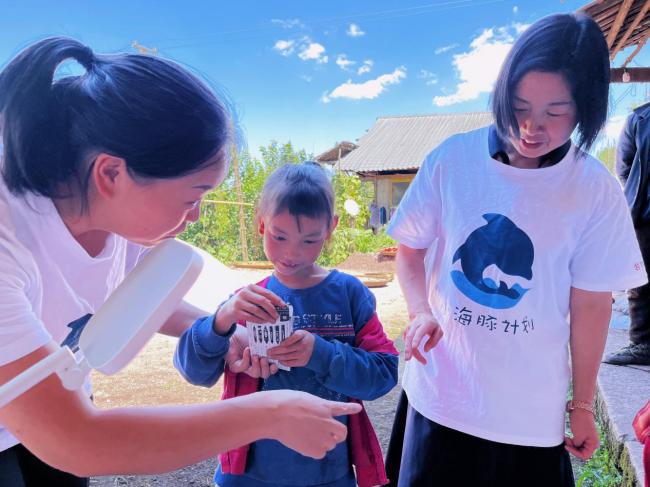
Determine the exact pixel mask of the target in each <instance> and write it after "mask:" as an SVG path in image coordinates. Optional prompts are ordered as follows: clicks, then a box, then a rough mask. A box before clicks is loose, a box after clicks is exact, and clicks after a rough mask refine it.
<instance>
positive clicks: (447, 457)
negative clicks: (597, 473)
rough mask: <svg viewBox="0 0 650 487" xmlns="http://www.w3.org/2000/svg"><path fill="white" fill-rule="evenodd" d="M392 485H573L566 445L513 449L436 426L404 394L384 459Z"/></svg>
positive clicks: (518, 447) (476, 486)
mask: <svg viewBox="0 0 650 487" xmlns="http://www.w3.org/2000/svg"><path fill="white" fill-rule="evenodd" d="M386 473H387V474H388V478H389V479H390V484H389V485H390V486H392V487H419V486H432V487H447V486H449V487H479V486H480V487H510V486H512V487H520V486H521V487H574V485H575V483H574V480H573V469H572V468H571V460H570V459H569V453H568V452H567V451H566V449H565V448H564V444H561V445H558V446H554V447H548V448H545V447H533V446H520V445H509V444H505V443H497V442H494V441H489V440H485V439H482V438H477V437H476V436H472V435H468V434H466V433H461V432H460V431H456V430H454V429H451V428H447V427H445V426H442V425H439V424H437V423H434V422H433V421H431V420H429V419H427V418H425V417H424V416H422V415H421V414H420V413H418V412H417V411H416V410H415V409H413V408H412V407H411V406H410V405H409V404H408V399H407V397H406V394H405V393H404V392H402V395H401V397H400V400H399V404H398V406H397V411H396V413H395V421H394V423H393V431H392V434H391V438H390V444H389V446H388V453H387V458H386Z"/></svg>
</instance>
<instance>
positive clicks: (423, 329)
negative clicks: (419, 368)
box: [403, 313, 443, 364]
mask: <svg viewBox="0 0 650 487" xmlns="http://www.w3.org/2000/svg"><path fill="white" fill-rule="evenodd" d="M442 335H443V332H442V328H440V325H439V324H438V322H437V321H436V319H435V318H434V317H433V315H432V314H431V313H417V314H416V315H415V317H414V318H413V320H411V323H410V324H409V325H408V326H407V327H406V329H405V330H404V335H403V336H404V358H405V359H406V360H411V358H415V360H417V361H418V362H420V363H422V364H426V363H427V360H426V359H425V358H424V356H423V355H422V353H421V352H420V349H419V347H420V344H421V342H422V340H424V338H425V337H427V340H426V342H425V343H424V348H423V350H424V351H425V352H428V351H429V350H431V349H432V348H433V347H435V346H436V345H437V344H438V342H439V341H440V339H441V338H442Z"/></svg>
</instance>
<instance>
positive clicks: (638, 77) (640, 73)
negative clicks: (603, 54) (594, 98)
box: [610, 68, 650, 83]
mask: <svg viewBox="0 0 650 487" xmlns="http://www.w3.org/2000/svg"><path fill="white" fill-rule="evenodd" d="M623 71H627V73H628V74H629V75H630V81H629V83H648V82H650V68H627V69H623V68H614V69H612V74H611V80H610V83H623Z"/></svg>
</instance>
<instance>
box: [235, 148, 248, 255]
mask: <svg viewBox="0 0 650 487" xmlns="http://www.w3.org/2000/svg"><path fill="white" fill-rule="evenodd" d="M232 172H233V174H234V176H235V192H236V193H237V202H238V203H239V240H240V244H241V257H242V261H244V262H248V240H247V235H246V214H245V213H244V204H243V203H244V195H243V192H242V189H241V178H240V176H239V155H238V154H237V153H236V152H235V149H233V151H232Z"/></svg>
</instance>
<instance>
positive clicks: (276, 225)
mask: <svg viewBox="0 0 650 487" xmlns="http://www.w3.org/2000/svg"><path fill="white" fill-rule="evenodd" d="M327 223H328V222H327V218H325V217H321V218H309V217H307V216H298V217H296V216H294V215H292V214H290V213H289V212H288V211H283V212H282V213H279V214H277V215H275V216H270V217H266V218H262V219H261V220H260V226H259V232H260V234H261V235H262V237H263V239H264V253H265V254H266V257H267V258H268V259H269V260H270V261H271V262H272V263H273V266H274V267H275V271H276V273H277V274H278V275H279V277H285V278H287V277H288V278H291V279H292V280H294V281H295V282H297V283H298V284H299V281H300V279H303V278H304V279H307V278H309V277H310V276H311V275H312V272H313V270H314V265H315V262H316V259H318V256H319V255H320V253H321V250H322V249H323V245H324V244H325V242H326V241H327V239H328V238H329V236H330V235H331V234H332V231H333V230H334V228H335V227H336V223H337V222H336V219H335V221H334V222H332V225H330V226H329V227H328V225H327Z"/></svg>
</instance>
